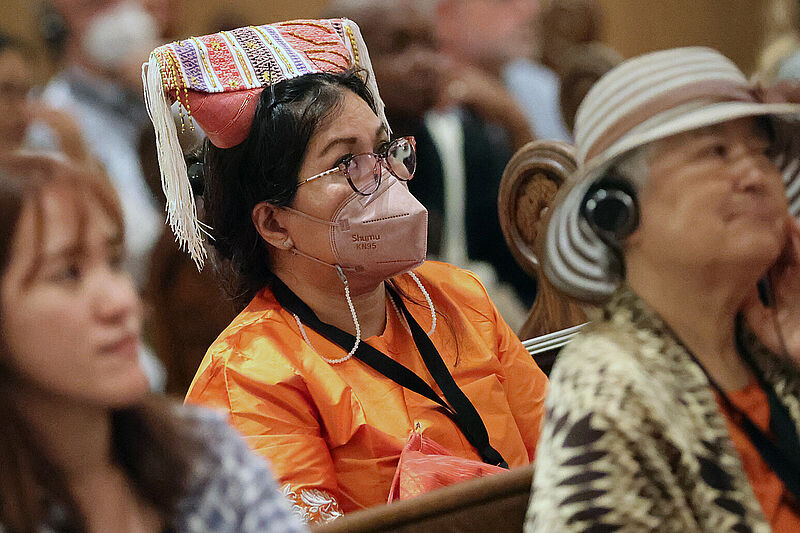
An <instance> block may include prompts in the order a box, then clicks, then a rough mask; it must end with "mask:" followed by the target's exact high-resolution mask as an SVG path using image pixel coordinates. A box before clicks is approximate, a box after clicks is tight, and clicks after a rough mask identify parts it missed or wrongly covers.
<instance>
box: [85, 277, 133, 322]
mask: <svg viewBox="0 0 800 533" xmlns="http://www.w3.org/2000/svg"><path fill="white" fill-rule="evenodd" d="M93 292H94V294H93V298H94V299H95V309H96V312H97V316H98V318H100V319H101V320H103V321H105V322H116V321H124V320H126V319H129V318H132V317H136V319H137V320H138V317H139V314H140V311H141V302H140V301H139V295H138V293H137V292H136V289H135V287H134V285H133V281H132V279H131V277H130V275H129V274H127V273H126V272H123V271H115V270H112V269H109V271H107V272H104V273H103V274H102V275H100V276H99V277H98V279H97V280H96V285H95V290H94V291H93Z"/></svg>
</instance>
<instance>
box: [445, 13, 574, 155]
mask: <svg viewBox="0 0 800 533" xmlns="http://www.w3.org/2000/svg"><path fill="white" fill-rule="evenodd" d="M539 12H540V9H539V1H538V0H503V1H497V0H439V1H438V2H437V3H436V31H437V35H438V37H439V41H440V44H441V50H442V52H443V53H444V54H445V55H446V56H447V57H448V58H450V59H451V60H452V61H453V62H454V63H455V64H456V65H458V66H460V67H461V68H462V69H464V70H467V69H478V70H480V71H482V72H484V73H487V74H489V75H491V76H492V77H494V78H495V79H496V80H497V81H498V82H500V83H502V84H503V85H504V86H505V88H506V89H507V90H508V91H509V92H510V93H511V94H512V95H513V97H514V98H515V99H516V101H517V102H518V103H519V105H521V107H522V109H523V110H524V117H525V118H526V119H527V121H528V124H529V126H530V128H531V129H532V130H533V133H534V134H535V136H536V137H537V138H540V139H554V140H561V141H569V140H570V139H571V136H570V134H569V132H568V131H567V129H566V127H565V126H564V123H563V121H562V120H561V114H560V111H559V104H558V92H559V83H558V77H557V76H556V74H555V73H554V72H553V71H551V70H550V69H548V68H547V67H545V66H544V65H541V64H539V63H537V62H535V61H533V59H531V57H532V55H533V52H534V49H535V48H536V31H535V29H536V25H537V21H538V17H539ZM478 22H479V23H478ZM454 83H455V87H454V88H453V89H451V90H452V91H453V92H455V93H458V92H459V91H460V88H459V85H458V81H455V82H454Z"/></svg>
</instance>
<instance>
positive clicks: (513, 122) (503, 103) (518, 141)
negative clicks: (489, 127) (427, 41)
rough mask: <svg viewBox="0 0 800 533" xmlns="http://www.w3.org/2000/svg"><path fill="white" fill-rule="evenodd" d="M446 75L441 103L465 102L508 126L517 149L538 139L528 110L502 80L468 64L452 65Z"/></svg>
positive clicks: (497, 122)
mask: <svg viewBox="0 0 800 533" xmlns="http://www.w3.org/2000/svg"><path fill="white" fill-rule="evenodd" d="M444 77H445V82H444V84H443V87H444V91H443V94H442V96H441V104H440V105H442V106H448V105H462V106H464V107H466V108H468V109H470V110H472V111H473V112H474V113H476V114H477V115H478V116H480V117H481V118H482V119H483V120H484V121H486V122H491V123H493V124H496V125H498V126H500V127H502V128H504V129H505V130H506V131H507V132H508V136H509V139H510V141H511V144H512V149H513V150H517V149H519V148H521V147H522V146H523V145H525V144H526V143H528V142H530V141H532V140H533V139H534V135H533V133H532V132H531V129H530V127H529V126H528V122H527V120H526V119H525V114H524V113H523V111H522V109H521V108H520V107H519V105H518V104H517V102H516V101H515V100H514V98H513V97H512V96H511V94H509V92H508V91H507V90H506V89H505V87H503V85H502V84H501V83H500V81H499V80H497V79H495V78H494V77H492V76H491V75H490V74H488V73H486V72H484V71H482V70H480V69H478V68H475V67H472V66H466V65H450V67H449V68H447V69H446V71H445V75H444Z"/></svg>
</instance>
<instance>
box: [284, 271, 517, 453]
mask: <svg viewBox="0 0 800 533" xmlns="http://www.w3.org/2000/svg"><path fill="white" fill-rule="evenodd" d="M387 287H388V289H389V296H390V297H391V298H393V299H394V301H395V303H396V304H397V306H398V308H399V309H400V311H401V312H402V313H403V316H405V318H406V321H407V322H408V326H409V328H410V329H411V336H412V337H413V339H414V344H415V345H416V347H417V350H418V351H419V353H420V355H421V356H422V360H423V362H424V363H425V366H426V367H427V368H428V371H429V372H430V373H431V376H433V379H434V380H435V381H436V384H437V385H438V386H439V388H440V389H441V390H442V392H443V393H444V397H445V399H444V400H443V399H442V398H441V397H440V396H439V395H438V394H436V392H435V391H434V390H433V389H432V388H431V386H430V385H428V384H427V383H426V382H425V380H423V379H422V378H420V377H419V376H418V375H417V374H415V373H414V372H413V371H412V370H410V369H408V368H406V367H405V366H403V365H401V364H400V363H398V362H397V361H395V360H394V359H392V358H391V357H389V356H387V355H385V354H384V353H382V352H381V351H380V350H378V349H376V348H373V347H372V346H370V345H369V344H367V343H364V342H362V343H361V344H359V346H358V349H357V350H356V352H355V354H353V355H354V357H355V358H356V359H358V360H359V361H361V362H362V363H364V364H366V365H367V366H369V367H370V368H372V369H373V370H375V371H377V372H379V373H380V374H382V375H383V376H385V377H387V378H389V379H390V380H392V381H394V382H395V383H397V384H398V385H400V386H402V387H405V388H406V389H409V390H411V391H413V392H416V393H417V394H420V395H422V396H424V397H426V398H428V399H429V400H431V401H433V402H436V403H437V404H439V406H441V407H442V409H444V412H445V413H446V414H447V415H448V416H449V417H450V418H451V419H452V420H453V422H455V423H456V425H457V426H458V427H459V429H460V430H461V432H462V433H463V434H464V436H465V437H466V438H467V441H469V443H470V444H471V445H472V446H474V447H475V449H476V450H478V453H479V454H480V456H481V458H482V459H483V461H484V462H486V463H489V464H492V465H497V466H501V467H503V468H508V464H507V463H506V461H505V460H504V459H503V456H502V455H500V453H499V452H498V451H497V450H495V449H494V448H493V447H492V445H491V444H490V442H489V433H488V432H487V431H486V426H485V425H484V423H483V420H481V417H480V415H479V414H478V411H477V410H476V409H475V406H473V405H472V402H470V401H469V398H467V396H466V395H465V394H464V393H463V392H462V391H461V389H460V388H459V387H458V385H457V384H456V382H455V380H454V379H453V376H452V375H451V374H450V371H449V370H448V369H447V366H446V365H445V363H444V361H443V360H442V356H441V355H439V351H438V350H437V349H436V346H434V344H433V342H431V340H430V338H428V335H427V334H426V333H425V331H424V330H423V329H422V327H421V326H420V325H419V324H418V323H417V321H416V320H414V317H413V316H412V315H411V313H410V312H409V311H408V309H407V308H406V306H405V303H403V300H402V298H400V297H399V295H397V293H396V292H395V291H394V289H392V288H391V286H388V285H387ZM271 288H272V294H274V295H275V299H276V300H278V303H279V304H280V305H281V307H283V308H284V309H286V310H287V311H289V312H290V313H294V314H295V315H297V316H298V317H299V318H300V320H301V321H302V322H303V323H304V324H306V325H308V326H309V327H311V328H312V329H313V330H314V331H316V332H317V333H319V334H320V335H322V336H323V337H325V338H326V339H328V340H329V341H331V342H333V343H334V344H336V345H338V346H340V347H341V348H342V349H344V350H349V347H352V346H353V344H354V343H355V341H356V339H355V337H353V336H352V335H351V334H349V333H347V332H346V331H342V330H341V329H339V328H337V327H335V326H331V325H330V324H326V323H324V322H322V321H321V320H320V319H319V318H318V317H317V315H316V314H315V313H314V311H312V310H311V308H310V307H308V305H306V303H305V302H303V301H302V300H301V299H300V298H298V297H297V295H296V294H295V293H293V292H292V290H291V289H289V287H287V286H286V285H285V284H284V283H283V282H282V281H280V280H279V279H277V278H276V279H275V280H274V281H273V282H272V286H271ZM445 400H446V401H445Z"/></svg>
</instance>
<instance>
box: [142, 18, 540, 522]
mask: <svg viewBox="0 0 800 533" xmlns="http://www.w3.org/2000/svg"><path fill="white" fill-rule="evenodd" d="M205 50H213V51H214V53H213V54H209V55H205ZM202 57H207V58H208V59H209V62H208V67H209V71H208V73H210V74H213V76H206V75H203V74H202V72H200V71H198V70H197V69H198V68H199V67H200V63H199V62H198V59H200V58H202ZM369 57H370V56H369V53H368V51H367V48H366V45H365V44H364V41H363V39H362V36H361V32H360V30H359V27H358V26H357V25H356V24H355V23H354V22H352V21H350V20H346V19H328V20H295V21H287V22H281V23H276V24H270V25H263V26H248V27H244V28H238V29H235V30H232V31H229V32H221V33H217V34H212V35H205V36H200V37H197V38H193V39H184V40H181V41H178V42H175V43H170V44H168V45H165V46H162V47H159V48H157V49H156V50H155V51H154V52H153V53H152V54H151V56H150V60H149V63H148V65H147V71H146V94H147V95H148V98H147V102H148V105H149V110H150V113H151V117H152V119H153V125H154V129H155V131H156V132H157V138H158V139H159V142H158V154H159V164H160V168H161V172H162V176H163V179H164V181H165V183H167V184H168V185H169V186H168V187H167V188H166V191H167V192H166V195H167V205H168V210H169V212H170V214H171V222H172V226H173V228H174V229H175V231H176V235H177V236H178V238H179V241H180V242H181V244H182V245H183V246H185V247H186V249H188V250H189V251H190V253H191V255H192V257H193V258H194V259H195V260H196V261H197V262H198V263H201V264H202V263H203V259H204V254H205V252H206V248H205V238H204V235H205V233H204V232H207V233H208V234H209V237H210V238H209V239H208V243H209V244H210V245H211V246H213V252H214V255H213V256H212V257H213V259H214V266H215V267H216V268H217V270H218V272H219V274H220V275H221V277H222V278H223V280H224V281H225V282H226V285H227V287H228V289H229V293H230V294H231V296H232V297H234V298H235V300H236V303H237V304H238V309H239V310H241V312H240V314H239V315H238V316H237V317H236V318H235V319H234V321H233V322H232V323H231V324H230V325H229V326H228V327H227V328H226V329H225V331H224V332H223V333H222V334H221V335H220V336H219V337H218V338H217V340H216V341H215V342H214V343H213V344H212V345H211V347H210V348H209V350H208V352H207V353H206V356H205V357H204V359H203V361H202V362H201V364H200V368H199V369H198V371H197V374H196V376H195V379H194V381H193V383H192V385H191V387H190V389H189V393H188V394H187V397H186V401H187V402H190V403H200V404H203V405H207V406H212V407H215V408H218V409H220V410H222V411H224V412H226V413H228V414H229V415H230V422H231V424H232V425H233V426H234V427H235V428H236V429H238V430H239V431H240V432H241V433H242V434H243V435H244V436H245V438H246V440H247V442H248V444H249V445H250V446H251V448H253V449H254V450H256V451H257V452H258V453H260V454H263V455H264V456H266V457H268V458H269V459H270V462H271V464H272V466H273V467H274V468H275V470H276V472H277V474H278V476H279V478H280V481H281V484H282V485H283V486H284V491H285V494H286V495H287V497H288V498H290V499H291V500H292V502H293V503H294V504H295V506H296V509H297V510H298V512H299V513H302V514H303V515H304V517H305V518H306V519H307V520H309V521H315V522H323V521H328V520H333V519H335V518H337V517H339V516H341V515H342V513H345V512H350V511H354V510H357V509H362V508H365V507H369V506H373V505H378V504H381V503H384V502H386V501H387V500H388V497H389V494H390V491H391V488H392V486H393V485H392V484H393V480H394V479H395V475H397V476H398V478H399V479H400V484H401V487H402V491H405V490H406V489H410V490H409V491H407V492H405V494H406V495H407V496H411V495H415V494H419V493H420V492H423V491H424V490H429V489H430V488H433V487H436V486H441V485H444V484H450V483H453V482H455V481H459V480H461V479H464V478H465V477H474V476H476V475H483V474H484V473H486V472H488V471H493V472H497V471H502V470H503V467H504V466H508V467H516V466H523V465H527V464H529V462H530V460H531V458H532V456H533V453H534V450H535V447H536V441H537V439H538V433H539V430H538V423H539V419H540V418H541V416H542V412H541V409H540V406H541V405H542V403H543V396H544V394H545V390H546V383H547V380H546V378H545V376H544V375H543V374H542V372H541V370H539V368H538V367H537V366H536V364H535V363H534V362H533V360H532V359H531V357H530V356H529V355H528V353H527V352H526V351H525V349H524V347H523V345H522V343H521V342H520V341H519V339H518V338H517V337H516V336H515V335H514V333H513V331H511V329H510V328H509V327H508V326H507V324H506V323H505V322H504V321H503V319H502V317H501V316H500V315H499V313H498V312H497V310H496V308H495V307H494V305H493V304H492V302H491V300H490V299H489V297H488V295H487V293H486V290H485V289H484V288H483V286H482V284H481V283H480V281H479V280H478V279H477V278H476V277H475V275H474V274H472V273H470V272H467V271H464V270H461V269H459V268H457V267H454V266H451V265H448V264H445V263H438V262H433V261H427V262H426V261H425V256H426V240H427V211H426V210H425V208H424V206H422V205H421V204H420V203H419V201H417V200H416V198H414V196H413V194H411V193H410V192H409V190H408V188H407V185H406V183H407V182H408V181H410V180H411V179H412V178H413V177H414V173H415V171H416V149H415V141H414V139H413V138H410V137H397V138H395V139H391V138H390V126H389V124H388V120H387V118H386V116H385V114H384V112H383V110H384V106H383V102H382V100H381V98H380V94H379V92H378V87H377V83H376V78H375V75H374V73H373V72H372V66H371V62H370V61H369ZM196 72H197V73H198V74H201V75H200V76H196V75H195V73H196ZM203 72H205V71H203ZM201 76H202V77H201ZM217 80H220V81H219V82H218V81H217ZM220 82H224V85H221V83H220ZM215 84H216V86H215ZM176 98H177V99H179V100H180V102H181V105H182V106H184V107H186V108H187V109H188V110H189V111H191V114H192V117H193V118H194V120H196V121H197V123H198V124H199V125H200V127H202V128H203V131H204V132H205V133H206V135H207V138H208V140H207V142H206V144H205V153H204V158H203V164H202V165H201V171H202V174H199V173H198V171H197V169H196V168H195V169H193V172H192V176H190V175H189V173H188V172H187V169H185V167H183V166H182V163H183V154H182V153H181V150H180V146H179V144H178V143H177V134H178V132H177V130H176V128H175V124H174V122H172V120H171V118H170V103H171V101H172V100H173V99H176ZM200 176H202V180H203V198H202V209H203V212H204V217H203V220H202V223H201V220H200V219H198V217H197V214H196V213H197V211H196V209H197V208H198V206H197V205H195V204H194V203H193V200H194V197H193V196H192V181H194V182H196V181H197V180H198V177H200ZM201 224H202V225H201ZM434 387H437V389H438V390H439V391H440V392H436V390H434ZM414 442H416V443H426V444H431V445H433V446H434V447H435V448H438V447H441V448H443V449H445V450H446V452H442V453H434V454H430V455H429V456H426V459H425V461H423V463H424V464H425V468H423V469H419V470H414V471H413V472H412V473H409V472H408V471H407V470H406V469H404V468H403V466H402V465H403V462H402V457H403V454H404V451H406V450H410V452H411V453H413V452H414V451H415V450H414V449H409V448H408V446H409V445H410V444H412V443H414ZM415 464H419V463H415ZM450 465H458V466H452V467H451V466H450ZM404 479H405V480H408V479H411V480H412V483H411V486H409V484H408V483H407V482H405V481H403V480H404ZM402 491H401V492H402ZM398 496H400V494H398Z"/></svg>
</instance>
